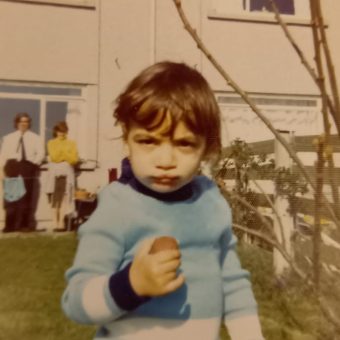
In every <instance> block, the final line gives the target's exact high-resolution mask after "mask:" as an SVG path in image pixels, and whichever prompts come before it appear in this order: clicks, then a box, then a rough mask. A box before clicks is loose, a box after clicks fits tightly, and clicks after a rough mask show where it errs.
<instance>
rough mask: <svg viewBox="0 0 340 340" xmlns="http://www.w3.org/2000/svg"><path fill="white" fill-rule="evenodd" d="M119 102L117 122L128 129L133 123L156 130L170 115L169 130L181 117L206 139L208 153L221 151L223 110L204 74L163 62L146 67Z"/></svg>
mask: <svg viewBox="0 0 340 340" xmlns="http://www.w3.org/2000/svg"><path fill="white" fill-rule="evenodd" d="M116 103H117V107H116V109H115V111H114V117H115V118H116V123H121V124H122V125H123V127H124V128H125V130H126V131H127V132H128V131H129V127H130V125H131V123H137V124H140V125H142V126H143V127H145V128H147V129H150V130H152V129H155V128H157V127H159V126H161V125H162V123H163V121H164V119H166V117H167V116H169V114H170V118H171V127H170V129H171V131H170V133H172V132H173V131H174V129H175V127H176V125H177V123H178V122H179V121H181V120H182V121H183V122H184V123H185V124H186V125H187V127H188V128H189V129H190V130H191V131H192V132H194V133H195V134H198V135H200V136H202V137H204V138H205V139H206V143H207V146H206V152H205V154H206V155H207V154H212V153H217V152H219V151H220V148H221V137H220V135H221V126H220V110H219V107H218V104H217V102H216V99H215V96H214V94H213V92H212V90H211V88H210V86H209V84H208V83H207V81H206V80H205V79H204V77H203V76H202V75H201V74H200V73H199V72H198V71H197V70H195V69H193V68H191V67H189V66H188V65H186V64H183V63H174V62H169V61H164V62H159V63H156V64H154V65H152V66H150V67H148V68H146V69H145V70H143V71H142V72H141V73H140V74H139V75H137V76H136V77H135V78H134V79H133V80H132V81H131V82H130V83H129V85H128V86H127V88H126V89H125V91H124V92H123V93H122V94H121V95H120V96H119V97H118V98H117V100H116ZM125 137H126V136H125Z"/></svg>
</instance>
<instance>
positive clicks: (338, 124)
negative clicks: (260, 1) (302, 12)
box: [268, 0, 340, 136]
mask: <svg viewBox="0 0 340 340" xmlns="http://www.w3.org/2000/svg"><path fill="white" fill-rule="evenodd" d="M268 1H269V2H270V5H271V7H272V9H273V11H274V15H275V19H276V20H277V22H278V23H279V25H280V26H281V28H282V30H283V32H284V34H285V36H286V37H287V39H288V41H289V42H290V44H291V45H292V47H293V49H294V50H295V52H296V53H297V54H298V56H299V58H300V60H301V63H302V64H303V65H304V66H305V68H306V69H307V71H308V73H309V75H310V76H311V78H312V79H313V80H314V82H315V84H316V85H317V86H318V88H319V89H320V92H321V93H323V89H322V88H321V86H320V82H319V78H318V75H317V73H316V72H315V70H314V69H313V67H312V66H311V65H310V64H309V62H308V61H307V59H306V57H305V55H304V53H303V52H302V50H301V49H300V47H299V46H298V44H297V42H296V41H295V39H294V38H293V36H292V35H291V33H290V31H289V29H288V27H287V25H286V23H285V22H284V21H283V20H282V17H281V14H280V12H279V10H278V8H277V6H276V4H275V2H274V1H273V0H268ZM311 1H313V0H311ZM326 102H327V105H328V107H329V109H330V112H331V113H332V117H333V120H334V123H335V125H336V127H337V131H338V135H339V136H340V119H339V117H338V113H337V112H338V111H337V110H336V108H334V105H333V103H332V101H331V99H330V98H329V96H328V95H327V93H326Z"/></svg>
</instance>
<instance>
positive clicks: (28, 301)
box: [0, 234, 340, 340]
mask: <svg viewBox="0 0 340 340" xmlns="http://www.w3.org/2000/svg"><path fill="white" fill-rule="evenodd" d="M75 248H76V237H75V235H74V234H68V235H60V236H57V237H54V236H47V235H45V236H42V235H36V236H28V237H11V238H2V239H0V268H1V274H0V301H1V303H0V330H1V333H0V339H4V340H17V339H20V340H31V339H32V340H33V339H34V340H49V339H50V340H83V339H84V340H86V339H92V337H93V333H94V328H93V327H89V326H83V325H76V324H74V323H73V322H71V321H69V320H68V319H66V317H65V316H64V315H63V313H62V311H61V309H60V296H61V293H62V291H63V289H64V285H65V282H64V278H63V275H64V271H65V269H66V268H67V267H68V266H69V265H70V264H71V262H72V258H73V255H74V251H75ZM240 255H241V258H242V262H243V264H244V266H245V267H247V268H248V269H250V270H251V272H252V281H253V285H254V291H255V294H256V297H257V299H258V302H259V309H260V314H261V322H262V325H263V329H264V333H265V335H266V339H267V340H281V339H282V340H283V339H286V340H317V339H322V340H335V339H337V338H338V336H337V335H336V334H334V333H332V332H331V331H330V327H329V326H328V325H327V323H326V322H325V320H323V319H322V316H321V315H320V313H319V312H318V309H317V308H316V304H315V302H314V299H313V296H312V295H311V294H310V293H308V291H307V290H306V287H304V285H301V283H300V282H298V281H296V282H292V283H291V285H289V286H288V285H287V286H285V287H278V285H277V284H275V281H274V280H273V278H272V275H271V256H270V253H269V252H267V251H264V250H261V249H258V248H256V247H251V246H243V247H240ZM245 327H246V325H245ZM222 334H223V339H227V336H226V335H225V332H224V330H222ZM339 338H340V337H339Z"/></svg>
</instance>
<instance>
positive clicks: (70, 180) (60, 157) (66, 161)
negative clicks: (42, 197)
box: [46, 121, 79, 231]
mask: <svg viewBox="0 0 340 340" xmlns="http://www.w3.org/2000/svg"><path fill="white" fill-rule="evenodd" d="M67 133H68V127H67V124H66V122H64V121H62V122H59V123H57V124H56V125H55V126H54V128H53V137H54V138H53V139H51V140H49V141H48V143H47V153H48V160H49V163H48V175H47V184H46V192H47V194H48V197H49V201H50V203H51V205H52V209H53V222H54V223H55V226H56V228H55V229H54V230H55V231H64V230H66V229H65V227H64V217H65V215H67V214H71V213H73V212H74V211H75V205H74V199H73V197H74V188H75V175H74V166H75V165H76V164H77V163H78V162H79V156H78V150H77V145H76V143H75V142H74V141H72V140H69V139H68V138H67Z"/></svg>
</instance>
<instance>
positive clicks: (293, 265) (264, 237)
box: [233, 223, 312, 285]
mask: <svg viewBox="0 0 340 340" xmlns="http://www.w3.org/2000/svg"><path fill="white" fill-rule="evenodd" d="M233 227H235V228H237V229H239V230H242V231H244V232H246V233H248V234H251V235H254V236H256V237H258V238H260V239H262V240H263V241H265V242H267V243H269V244H270V245H272V246H273V247H275V248H276V249H277V250H278V251H279V252H280V253H281V254H282V256H283V257H284V258H285V259H286V261H287V262H288V264H289V265H290V266H291V268H292V269H293V270H294V271H295V272H296V274H297V275H298V276H299V277H300V278H301V279H302V280H304V281H305V282H306V283H307V284H309V285H312V282H311V281H309V280H307V276H306V275H305V274H304V273H303V271H302V270H301V269H299V267H298V266H297V264H296V263H295V262H294V261H293V259H292V258H291V256H289V254H288V253H287V252H286V251H285V249H283V247H282V246H281V244H280V243H279V242H277V241H275V240H273V239H271V238H270V237H268V236H267V235H265V234H263V233H261V232H260V231H256V230H253V229H250V228H247V227H244V226H241V225H239V224H237V223H233Z"/></svg>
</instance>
